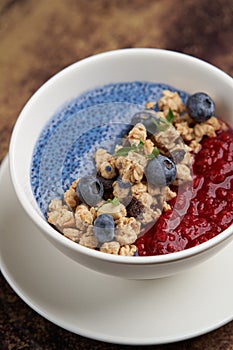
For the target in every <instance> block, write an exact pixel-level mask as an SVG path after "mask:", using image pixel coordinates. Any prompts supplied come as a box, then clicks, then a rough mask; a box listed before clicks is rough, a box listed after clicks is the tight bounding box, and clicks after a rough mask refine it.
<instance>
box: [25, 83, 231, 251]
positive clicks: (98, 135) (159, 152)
mask: <svg viewBox="0 0 233 350" xmlns="http://www.w3.org/2000/svg"><path fill="white" fill-rule="evenodd" d="M214 107H215V106H214V102H213V101H212V99H211V98H210V97H209V96H208V95H206V94H205V93H197V94H194V95H191V96H189V95H188V94H187V93H185V92H184V91H179V90H177V89H176V88H174V87H172V86H169V85H166V84H162V83H150V82H138V81H136V82H124V83H116V84H108V85H105V86H101V87H97V88H95V89H93V90H90V91H87V92H85V93H83V94H82V95H80V96H77V97H76V98H75V99H73V100H71V101H68V102H67V103H66V104H65V105H64V106H62V107H61V108H60V110H58V111H57V112H56V113H55V114H54V115H53V116H51V119H50V120H49V122H48V124H47V125H46V126H45V128H44V130H43V131H42V133H41V135H40V137H39V139H38V141H37V143H36V147H35V149H34V152H33V159H32V165H31V186H32V191H33V194H34V196H35V199H36V201H37V203H38V206H39V208H40V209H41V212H42V213H43V215H44V217H45V218H46V220H48V222H49V223H50V224H51V225H52V226H53V227H54V228H55V229H57V230H58V231H59V232H60V233H61V234H63V235H64V236H66V237H67V238H68V239H71V240H72V241H74V242H76V243H79V244H81V245H83V246H86V247H88V248H91V249H96V250H99V251H101V252H104V253H110V254H117V255H128V256H133V255H145V250H143V249H144V248H142V247H144V243H143V238H142V237H143V235H144V234H145V233H146V232H148V231H150V230H151V228H152V227H154V225H155V223H156V221H157V220H159V218H160V217H161V215H162V214H163V213H164V212H165V213H168V212H169V222H170V224H169V225H170V227H169V230H174V229H175V228H176V226H177V210H176V207H177V208H178V209H179V205H180V201H179V200H176V199H177V198H178V199H179V198H180V196H181V198H183V197H184V193H185V198H186V202H189V201H190V198H191V197H190V194H191V192H192V190H191V188H192V182H193V172H192V166H193V162H194V155H195V154H197V153H198V152H199V150H200V148H201V141H202V138H204V137H213V136H216V133H217V132H218V130H221V129H223V128H224V127H225V124H224V123H223V122H222V121H220V120H219V119H217V118H216V117H215V116H214ZM200 110H201V113H200ZM182 196H183V197H182ZM170 201H171V202H172V203H173V204H172V210H171V206H170V204H169V202H170ZM178 211H179V210H178ZM166 215H167V214H166ZM184 215H185V212H184V211H183V212H182V211H179V216H180V217H181V216H184ZM162 238H163V239H164V237H162ZM137 241H140V249H138V247H139V245H138V246H137V243H136V242H137ZM181 249H184V247H182V246H181V245H179V244H178V245H177V250H181ZM140 252H141V253H140ZM164 253H169V251H166V252H162V253H161V252H160V253H159V252H158V250H157V251H156V249H154V253H150V254H149V255H155V254H164Z"/></svg>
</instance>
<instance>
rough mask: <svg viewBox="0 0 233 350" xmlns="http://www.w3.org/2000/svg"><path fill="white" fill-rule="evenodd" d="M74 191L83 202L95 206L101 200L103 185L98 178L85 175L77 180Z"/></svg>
mask: <svg viewBox="0 0 233 350" xmlns="http://www.w3.org/2000/svg"><path fill="white" fill-rule="evenodd" d="M76 192H77V195H78V197H79V199H80V200H81V201H82V202H83V203H86V204H88V205H90V206H95V205H96V204H97V203H99V202H100V201H101V200H102V197H103V194H104V187H103V184H102V183H101V182H100V181H99V179H97V178H96V177H94V176H92V175H87V176H84V177H82V178H81V179H80V180H79V182H78V184H77V187H76Z"/></svg>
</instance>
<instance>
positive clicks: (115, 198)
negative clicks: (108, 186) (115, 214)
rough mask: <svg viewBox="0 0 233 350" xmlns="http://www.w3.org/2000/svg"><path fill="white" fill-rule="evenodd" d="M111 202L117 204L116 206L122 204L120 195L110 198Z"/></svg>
mask: <svg viewBox="0 0 233 350" xmlns="http://www.w3.org/2000/svg"><path fill="white" fill-rule="evenodd" d="M108 202H109V203H112V204H113V205H115V206H116V207H117V206H118V205H119V204H120V201H119V198H118V197H114V198H113V199H108Z"/></svg>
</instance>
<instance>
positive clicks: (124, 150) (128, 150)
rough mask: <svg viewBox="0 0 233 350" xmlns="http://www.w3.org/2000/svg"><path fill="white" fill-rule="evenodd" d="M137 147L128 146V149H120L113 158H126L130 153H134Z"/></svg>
mask: <svg viewBox="0 0 233 350" xmlns="http://www.w3.org/2000/svg"><path fill="white" fill-rule="evenodd" d="M136 149H137V147H135V146H130V147H122V148H120V149H118V151H116V153H115V156H117V157H120V156H127V155H128V153H129V152H130V151H135V150H136Z"/></svg>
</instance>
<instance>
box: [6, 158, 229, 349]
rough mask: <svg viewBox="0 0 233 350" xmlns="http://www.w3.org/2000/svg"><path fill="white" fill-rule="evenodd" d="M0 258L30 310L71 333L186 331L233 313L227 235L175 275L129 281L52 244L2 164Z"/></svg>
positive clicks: (173, 336)
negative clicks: (220, 246) (210, 254)
mask: <svg viewBox="0 0 233 350" xmlns="http://www.w3.org/2000/svg"><path fill="white" fill-rule="evenodd" d="M0 198H1V207H0V263H1V270H2V273H3V275H4V276H5V278H6V280H7V281H8V282H9V284H10V285H11V287H12V288H13V289H14V290H15V292H16V293H17V294H18V295H19V296H20V297H21V298H22V299H23V300H24V301H25V302H26V303H27V304H28V305H29V306H30V307H32V308H33V309H34V310H35V311H37V312H38V313H39V314H41V315H42V316H44V317H45V318H46V319H48V320H50V321H51V322H53V323H55V324H57V325H59V326H61V327H63V328H65V329H66V330H69V331H72V332H74V333H77V334H80V335H83V336H86V337H89V338H93V339H97V340H102V341H106V342H112V343H119V344H137V345H140V344H141V345H146V344H162V343H169V342H175V341H178V340H184V339H187V338H192V337H194V336H197V335H201V334H204V333H206V332H209V331H211V330H214V329H216V328H218V327H220V326H222V325H224V324H226V323H227V322H230V321H231V320H233V298H232V295H233V274H232V266H233V243H232V244H231V245H229V246H228V247H227V248H225V249H224V250H223V251H221V252H220V253H219V254H218V255H217V256H216V257H214V258H212V259H211V260H209V261H207V262H205V263H203V264H202V265H200V266H198V267H196V268H195V269H192V270H190V271H189V272H185V273H182V274H180V275H177V276H174V277H169V278H164V279H160V280H153V281H130V280H123V279H118V278H113V277H109V276H104V275H100V274H97V273H96V272H92V271H89V270H87V269H85V268H83V267H81V266H79V265H78V264H77V263H75V262H73V261H71V260H70V259H68V258H67V257H65V256H64V255H63V254H62V253H60V252H59V251H57V250H56V249H55V248H54V247H53V246H52V245H51V244H50V243H49V242H48V241H47V240H46V239H45V238H44V237H43V236H42V234H41V233H40V232H39V231H38V230H37V228H36V227H34V225H33V224H32V223H31V221H30V219H28V218H27V216H26V214H25V213H24V211H23V209H22V208H21V206H20V204H19V203H18V201H17V199H16V197H15V193H14V191H13V188H12V184H11V182H10V176H9V171H8V160H7V158H6V159H5V161H4V162H3V164H2V167H1V170H0Z"/></svg>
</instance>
